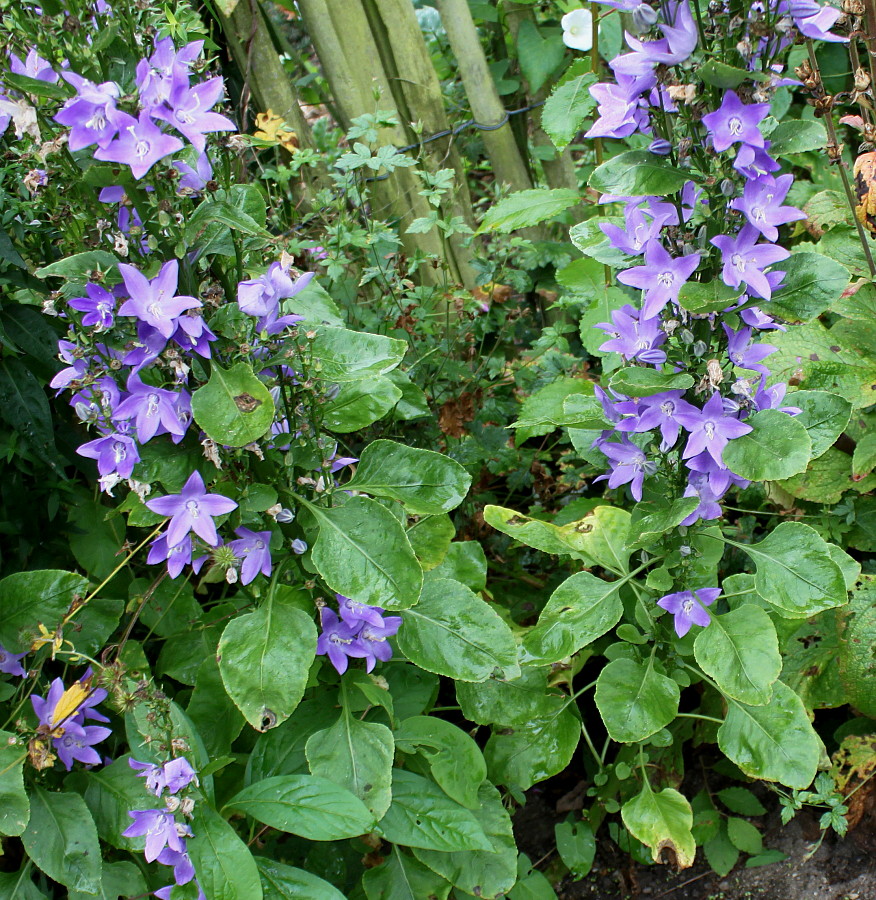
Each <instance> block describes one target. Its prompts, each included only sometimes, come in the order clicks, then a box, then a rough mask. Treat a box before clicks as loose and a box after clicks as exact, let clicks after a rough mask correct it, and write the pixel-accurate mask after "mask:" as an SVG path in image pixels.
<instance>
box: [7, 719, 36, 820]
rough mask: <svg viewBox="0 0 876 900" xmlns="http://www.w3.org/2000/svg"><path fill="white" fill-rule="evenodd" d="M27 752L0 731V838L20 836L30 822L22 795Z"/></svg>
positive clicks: (25, 796) (12, 736)
mask: <svg viewBox="0 0 876 900" xmlns="http://www.w3.org/2000/svg"><path fill="white" fill-rule="evenodd" d="M26 758H27V748H26V747H25V745H24V744H22V743H19V741H18V738H17V737H16V736H15V735H14V734H11V733H10V732H8V731H0V834H3V835H19V834H21V832H22V831H24V829H25V828H26V826H27V820H28V819H29V818H30V801H29V800H28V799H27V794H26V793H25V792H24V774H23V772H24V761H25V759H26Z"/></svg>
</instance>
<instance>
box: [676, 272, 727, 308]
mask: <svg viewBox="0 0 876 900" xmlns="http://www.w3.org/2000/svg"><path fill="white" fill-rule="evenodd" d="M738 299H739V294H738V293H737V288H732V287H730V286H729V285H726V284H724V282H723V281H721V280H719V279H714V280H712V281H686V282H685V283H684V284H683V285H682V286H681V290H680V291H679V292H678V303H679V305H680V306H681V308H682V309H686V310H687V311H688V312H692V313H695V314H696V315H698V316H705V315H708V314H709V313H713V312H721V310H724V309H727V307H728V306H734V305H735V304H736V301H737V300H738Z"/></svg>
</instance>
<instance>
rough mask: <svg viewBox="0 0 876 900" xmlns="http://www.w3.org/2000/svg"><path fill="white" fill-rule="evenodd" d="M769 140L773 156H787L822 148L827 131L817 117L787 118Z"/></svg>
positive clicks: (775, 129)
mask: <svg viewBox="0 0 876 900" xmlns="http://www.w3.org/2000/svg"><path fill="white" fill-rule="evenodd" d="M770 141H771V144H770V153H771V154H772V155H773V156H787V155H788V154H789V153H805V152H806V151H807V150H823V149H824V147H825V145H826V144H827V132H826V131H825V130H824V125H822V124H821V122H819V121H818V120H817V119H799V120H798V119H793V120H791V119H788V120H786V121H784V122H779V124H778V125H777V126H776V127H775V128H774V129H773V132H772V134H770ZM782 268H784V266H782Z"/></svg>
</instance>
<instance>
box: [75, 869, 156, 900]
mask: <svg viewBox="0 0 876 900" xmlns="http://www.w3.org/2000/svg"><path fill="white" fill-rule="evenodd" d="M147 893H148V891H147V890H146V879H145V878H144V877H143V873H142V872H141V871H140V870H139V869H138V868H137V867H136V866H135V865H134V864H133V863H130V862H115V863H111V862H106V861H104V863H103V877H102V879H101V884H100V890H99V891H98V892H97V894H96V895H95V894H89V893H86V892H85V891H70V893H69V894H68V897H67V900H95V898H97V900H119V897H137V896H139V895H141V894H147Z"/></svg>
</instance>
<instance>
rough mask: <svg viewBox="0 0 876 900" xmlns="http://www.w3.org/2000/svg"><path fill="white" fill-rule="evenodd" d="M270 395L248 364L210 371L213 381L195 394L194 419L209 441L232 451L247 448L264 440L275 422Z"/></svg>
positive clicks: (193, 404)
mask: <svg viewBox="0 0 876 900" xmlns="http://www.w3.org/2000/svg"><path fill="white" fill-rule="evenodd" d="M274 412H275V410H274V401H273V398H272V397H271V394H270V391H268V389H267V388H266V387H265V386H264V385H263V384H262V382H261V381H259V380H258V378H256V375H255V372H254V371H253V369H252V366H250V365H249V364H248V363H244V362H240V363H237V364H236V365H234V366H232V367H231V368H230V369H223V368H222V367H221V366H220V365H219V364H218V363H217V362H215V361H214V362H213V364H212V366H211V367H210V380H209V381H208V382H207V383H206V384H205V385H204V386H203V387H200V388H198V389H197V390H196V391H195V392H194V394H192V416H193V417H194V419H195V422H197V423H198V425H199V426H200V427H201V428H202V429H203V430H204V432H205V433H206V434H207V437H209V438H212V440H214V441H216V443H217V444H224V445H226V446H228V447H245V446H246V445H247V444H251V443H252V442H253V441H257V440H258V439H259V438H260V437H263V436H264V434H265V432H266V431H267V430H268V429H269V428H270V427H271V423H272V422H273V421H274Z"/></svg>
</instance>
